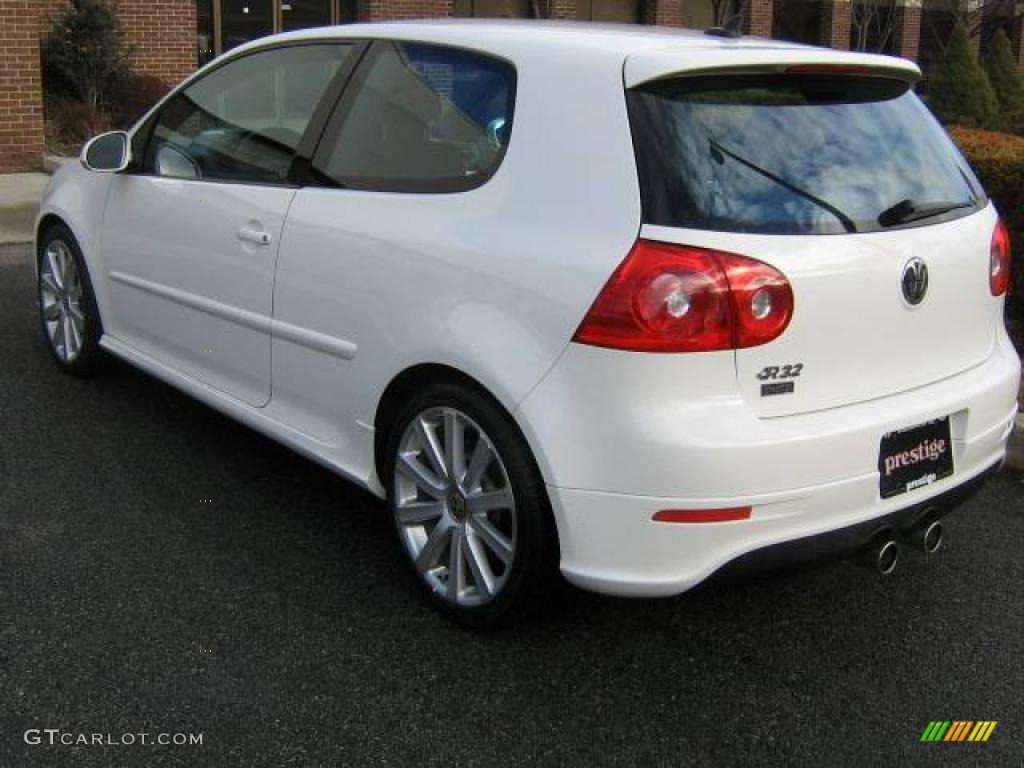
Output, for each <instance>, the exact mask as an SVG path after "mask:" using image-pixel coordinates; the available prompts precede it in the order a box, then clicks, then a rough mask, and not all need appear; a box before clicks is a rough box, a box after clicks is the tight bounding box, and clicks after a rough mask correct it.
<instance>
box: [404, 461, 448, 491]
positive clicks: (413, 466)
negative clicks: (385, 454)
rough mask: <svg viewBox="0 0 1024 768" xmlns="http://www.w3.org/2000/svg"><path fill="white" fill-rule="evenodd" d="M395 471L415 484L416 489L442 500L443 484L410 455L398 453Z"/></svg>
mask: <svg viewBox="0 0 1024 768" xmlns="http://www.w3.org/2000/svg"><path fill="white" fill-rule="evenodd" d="M396 469H397V470H398V471H399V472H401V473H402V474H403V475H405V476H406V477H407V478H409V479H410V480H412V481H413V482H414V483H416V487H417V488H419V489H420V490H421V491H423V492H424V493H426V494H427V495H428V496H433V497H434V498H435V499H441V498H444V495H445V483H444V482H443V481H442V480H441V479H440V478H438V477H437V476H435V475H433V474H431V473H430V470H428V469H427V468H426V467H424V466H423V465H422V464H420V463H419V461H417V460H416V459H415V458H413V457H412V456H411V455H410V454H408V453H400V454H399V455H398V465H397V467H396Z"/></svg>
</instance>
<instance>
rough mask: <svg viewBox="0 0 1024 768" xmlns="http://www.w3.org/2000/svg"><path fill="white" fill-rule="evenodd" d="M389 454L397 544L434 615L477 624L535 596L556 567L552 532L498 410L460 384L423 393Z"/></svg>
mask: <svg viewBox="0 0 1024 768" xmlns="http://www.w3.org/2000/svg"><path fill="white" fill-rule="evenodd" d="M388 457H389V464H390V469H391V487H390V488H389V500H390V504H391V510H392V514H393V516H394V522H395V527H396V529H397V531H398V537H399V540H400V541H401V544H402V548H403V549H404V551H405V553H406V555H407V556H408V560H409V562H410V563H411V564H412V567H413V569H414V571H415V572H416V576H417V578H418V579H419V581H420V583H421V584H422V585H423V586H424V587H425V588H426V590H427V593H428V595H429V598H430V599H431V600H432V601H433V602H434V604H435V605H436V606H437V607H438V608H440V609H441V610H442V611H444V612H445V613H446V614H448V615H449V616H451V617H452V618H454V619H456V620H457V621H460V622H462V623H463V624H467V625H470V626H477V627H483V626H488V625H493V624H496V623H498V622H500V621H501V620H503V619H505V618H506V617H507V616H508V615H509V614H510V613H512V612H514V611H516V610H518V609H521V608H524V607H527V606H528V605H529V604H530V603H534V602H535V601H536V600H538V599H539V597H540V596H541V594H542V592H543V591H544V589H545V588H546V587H548V586H550V580H551V578H552V577H553V571H554V566H555V565H556V563H555V562H554V561H555V559H556V554H555V553H556V552H557V547H556V545H555V542H554V535H555V534H554V530H553V528H554V526H553V525H551V523H550V521H551V513H550V508H549V506H548V500H547V496H546V491H545V489H544V485H543V483H542V482H541V480H540V477H539V473H538V471H537V468H536V466H535V465H534V463H533V461H532V458H531V456H530V454H529V451H528V448H527V446H526V444H525V441H524V440H523V438H522V436H521V434H519V432H518V430H517V429H516V428H515V426H514V424H513V423H512V422H511V419H510V418H509V417H508V416H507V414H505V412H504V411H502V410H501V409H500V408H499V407H498V406H497V405H496V404H494V403H493V402H491V401H490V399H489V398H487V397H485V396H484V395H482V394H481V393H479V392H477V391H475V390H474V389H472V388H469V387H464V386H460V385H452V384H447V385H438V386H434V387H431V388H430V389H429V390H428V391H426V392H423V393H422V394H420V395H419V396H417V397H414V398H413V399H412V401H411V402H409V403H408V404H407V405H406V407H405V408H404V409H403V410H402V412H401V414H400V415H399V417H398V419H397V420H396V424H395V427H394V429H393V430H392V433H391V439H390V441H389V445H388Z"/></svg>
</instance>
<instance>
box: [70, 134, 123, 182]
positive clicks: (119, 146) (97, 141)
mask: <svg viewBox="0 0 1024 768" xmlns="http://www.w3.org/2000/svg"><path fill="white" fill-rule="evenodd" d="M131 159H132V144H131V140H130V139H129V136H128V134H127V133H125V132H124V131H111V132H110V133H101V134H100V135H99V136H96V137H94V138H92V139H89V141H88V142H87V143H86V145H85V146H84V147H83V148H82V157H81V160H82V165H84V166H85V167H86V168H87V169H88V170H90V171H96V172H97V173H118V172H120V171H123V170H124V169H125V168H127V167H128V164H129V163H130V162H131Z"/></svg>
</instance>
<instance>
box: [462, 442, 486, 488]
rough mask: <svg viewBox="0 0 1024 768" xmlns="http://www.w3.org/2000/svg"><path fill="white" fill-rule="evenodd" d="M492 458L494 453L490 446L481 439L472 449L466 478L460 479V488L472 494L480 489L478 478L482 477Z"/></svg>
mask: <svg viewBox="0 0 1024 768" xmlns="http://www.w3.org/2000/svg"><path fill="white" fill-rule="evenodd" d="M493 458H494V451H493V450H491V446H490V444H489V443H488V442H487V441H486V440H484V439H483V437H481V438H480V439H479V440H478V441H477V443H476V448H474V449H473V456H472V458H471V459H470V460H469V467H468V468H467V469H466V476H465V477H464V478H462V487H463V488H464V489H465V490H466V491H467V492H470V493H472V492H473V491H475V490H476V489H477V488H479V487H480V478H482V477H483V474H484V472H485V471H486V470H487V467H489V466H490V464H491V459H493Z"/></svg>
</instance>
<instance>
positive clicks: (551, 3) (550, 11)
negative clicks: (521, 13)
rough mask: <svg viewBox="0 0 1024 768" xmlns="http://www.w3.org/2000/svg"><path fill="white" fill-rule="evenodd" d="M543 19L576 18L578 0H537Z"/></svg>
mask: <svg viewBox="0 0 1024 768" xmlns="http://www.w3.org/2000/svg"><path fill="white" fill-rule="evenodd" d="M537 9H538V10H539V11H540V16H541V18H542V19H575V18H576V0H537Z"/></svg>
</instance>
